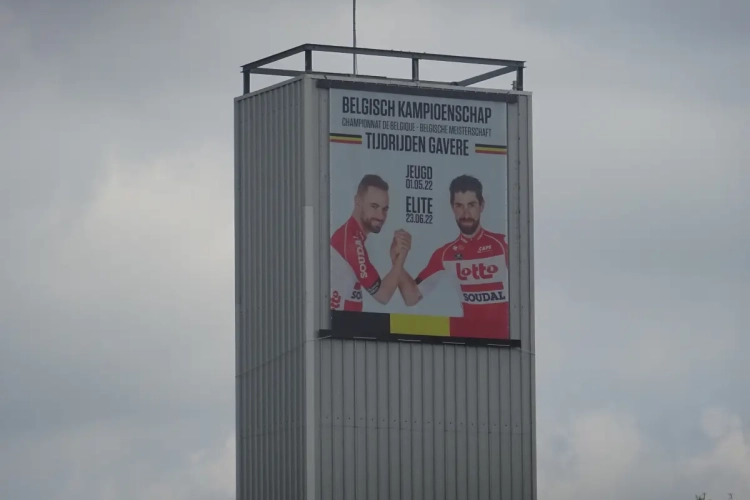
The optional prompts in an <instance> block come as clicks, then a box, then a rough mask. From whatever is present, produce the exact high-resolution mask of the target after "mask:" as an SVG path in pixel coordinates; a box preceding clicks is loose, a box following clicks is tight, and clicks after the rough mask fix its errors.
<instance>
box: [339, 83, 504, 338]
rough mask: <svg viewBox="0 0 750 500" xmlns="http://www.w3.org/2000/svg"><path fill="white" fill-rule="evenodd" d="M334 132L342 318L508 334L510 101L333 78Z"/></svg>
mask: <svg viewBox="0 0 750 500" xmlns="http://www.w3.org/2000/svg"><path fill="white" fill-rule="evenodd" d="M329 134H330V135H329V145H330V150H329V154H330V165H329V168H330V176H329V182H330V230H331V234H330V308H331V310H332V313H331V314H332V324H333V327H332V328H334V329H336V328H339V329H340V330H341V329H344V330H348V331H347V332H345V336H347V335H351V336H357V335H361V336H366V335H368V334H369V335H380V336H381V337H386V338H387V337H388V336H389V335H390V336H394V335H401V336H403V335H419V336H427V337H433V338H434V337H456V338H461V339H492V340H501V341H502V340H509V339H510V332H509V302H508V275H509V273H508V265H509V259H508V236H507V235H508V195H507V192H508V189H507V170H508V161H507V145H508V144H507V107H506V104H505V103H504V102H495V101H484V100H476V101H473V100H467V99H456V98H444V97H432V96H423V95H407V94H396V93H378V92H364V91H354V90H342V89H331V91H330V130H329ZM436 340H437V339H436ZM444 340H445V339H444Z"/></svg>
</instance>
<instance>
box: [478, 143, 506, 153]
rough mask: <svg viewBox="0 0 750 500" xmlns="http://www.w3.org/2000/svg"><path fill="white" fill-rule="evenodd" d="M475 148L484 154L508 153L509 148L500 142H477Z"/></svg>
mask: <svg viewBox="0 0 750 500" xmlns="http://www.w3.org/2000/svg"><path fill="white" fill-rule="evenodd" d="M474 150H475V151H476V152H477V153H484V154H496V155H504V154H507V153H508V148H507V147H506V146H501V145H499V144H475V147H474Z"/></svg>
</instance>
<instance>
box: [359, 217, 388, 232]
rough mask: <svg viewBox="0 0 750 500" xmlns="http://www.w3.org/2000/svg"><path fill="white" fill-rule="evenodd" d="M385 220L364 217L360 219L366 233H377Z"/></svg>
mask: <svg viewBox="0 0 750 500" xmlns="http://www.w3.org/2000/svg"><path fill="white" fill-rule="evenodd" d="M384 222H385V221H381V220H378V221H374V220H373V219H366V220H364V219H363V220H362V226H363V227H364V229H365V231H367V232H368V233H374V234H378V233H379V232H380V230H381V229H383V224H384Z"/></svg>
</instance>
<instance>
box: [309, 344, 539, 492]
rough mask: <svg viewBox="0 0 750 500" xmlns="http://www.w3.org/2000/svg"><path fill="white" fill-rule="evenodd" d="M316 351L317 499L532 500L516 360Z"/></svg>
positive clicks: (384, 347) (432, 348)
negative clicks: (318, 371)
mask: <svg viewBox="0 0 750 500" xmlns="http://www.w3.org/2000/svg"><path fill="white" fill-rule="evenodd" d="M319 349H320V365H319V366H320V395H321V396H320V420H321V423H320V441H319V442H320V471H321V472H320V477H321V481H320V487H321V493H320V496H319V498H321V499H333V500H344V499H347V500H348V499H354V498H356V499H358V500H365V499H367V500H375V499H389V500H397V499H401V500H407V499H415V500H422V499H423V500H433V499H435V500H438V499H440V500H449V499H451V500H452V499H456V500H474V499H487V500H489V499H511V498H512V499H522V498H524V499H531V498H532V494H531V490H530V488H531V483H530V482H529V480H528V479H529V477H530V476H529V473H530V470H529V466H530V464H529V463H528V461H527V460H525V459H527V458H530V457H527V456H525V453H524V449H525V448H526V447H527V446H528V445H529V444H530V436H529V435H528V434H524V421H523V416H524V415H523V413H524V405H523V401H522V400H523V399H524V398H523V397H522V394H521V390H522V380H521V379H522V377H521V372H520V370H519V368H520V366H521V364H522V360H521V357H522V353H521V352H520V351H517V350H509V349H499V348H488V347H464V346H453V345H444V346H441V345H424V346H421V345H414V344H407V343H401V344H396V343H390V344H385V343H375V342H367V341H355V342H347V341H341V340H325V341H322V342H320V343H319ZM527 401H528V399H527ZM526 411H527V412H528V406H527V407H526ZM527 443H528V444H527ZM524 468H526V470H524Z"/></svg>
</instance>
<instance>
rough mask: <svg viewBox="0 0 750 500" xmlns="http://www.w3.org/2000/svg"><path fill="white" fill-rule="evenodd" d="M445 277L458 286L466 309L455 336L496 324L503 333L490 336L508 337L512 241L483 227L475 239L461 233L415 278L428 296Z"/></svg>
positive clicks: (434, 254) (455, 329) (431, 259)
mask: <svg viewBox="0 0 750 500" xmlns="http://www.w3.org/2000/svg"><path fill="white" fill-rule="evenodd" d="M443 278H448V279H449V281H451V282H453V283H454V284H455V285H456V286H457V287H458V290H459V291H460V297H461V307H462V309H463V318H462V319H463V321H455V322H453V323H455V325H454V326H455V328H454V326H452V327H451V334H452V335H453V332H454V331H457V332H463V334H464V335H478V334H479V333H480V332H478V331H476V330H481V329H486V328H487V325H493V326H492V330H493V331H496V332H500V333H499V334H491V333H487V336H497V335H499V336H501V337H504V336H507V328H508V326H507V322H508V308H509V304H508V243H507V242H506V240H505V235H502V234H499V233H492V232H490V231H487V230H485V229H483V228H480V229H479V231H478V232H477V234H475V235H474V237H472V238H469V237H466V236H464V235H463V234H461V235H460V236H459V237H458V238H456V239H455V240H453V241H452V242H450V243H447V244H445V245H443V246H442V247H440V248H438V249H437V250H436V251H435V252H434V253H433V254H432V257H431V258H430V260H429V262H428V263H427V266H426V267H425V268H424V270H422V272H421V273H419V274H418V275H417V277H416V280H415V281H416V282H417V284H418V285H419V288H420V291H421V293H422V295H426V294H427V293H429V292H430V291H431V290H432V289H433V288H434V287H435V285H437V283H438V281H442V280H443ZM456 319H458V318H456ZM497 328H500V330H497ZM461 334H462V333H458V335H459V336H461Z"/></svg>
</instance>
